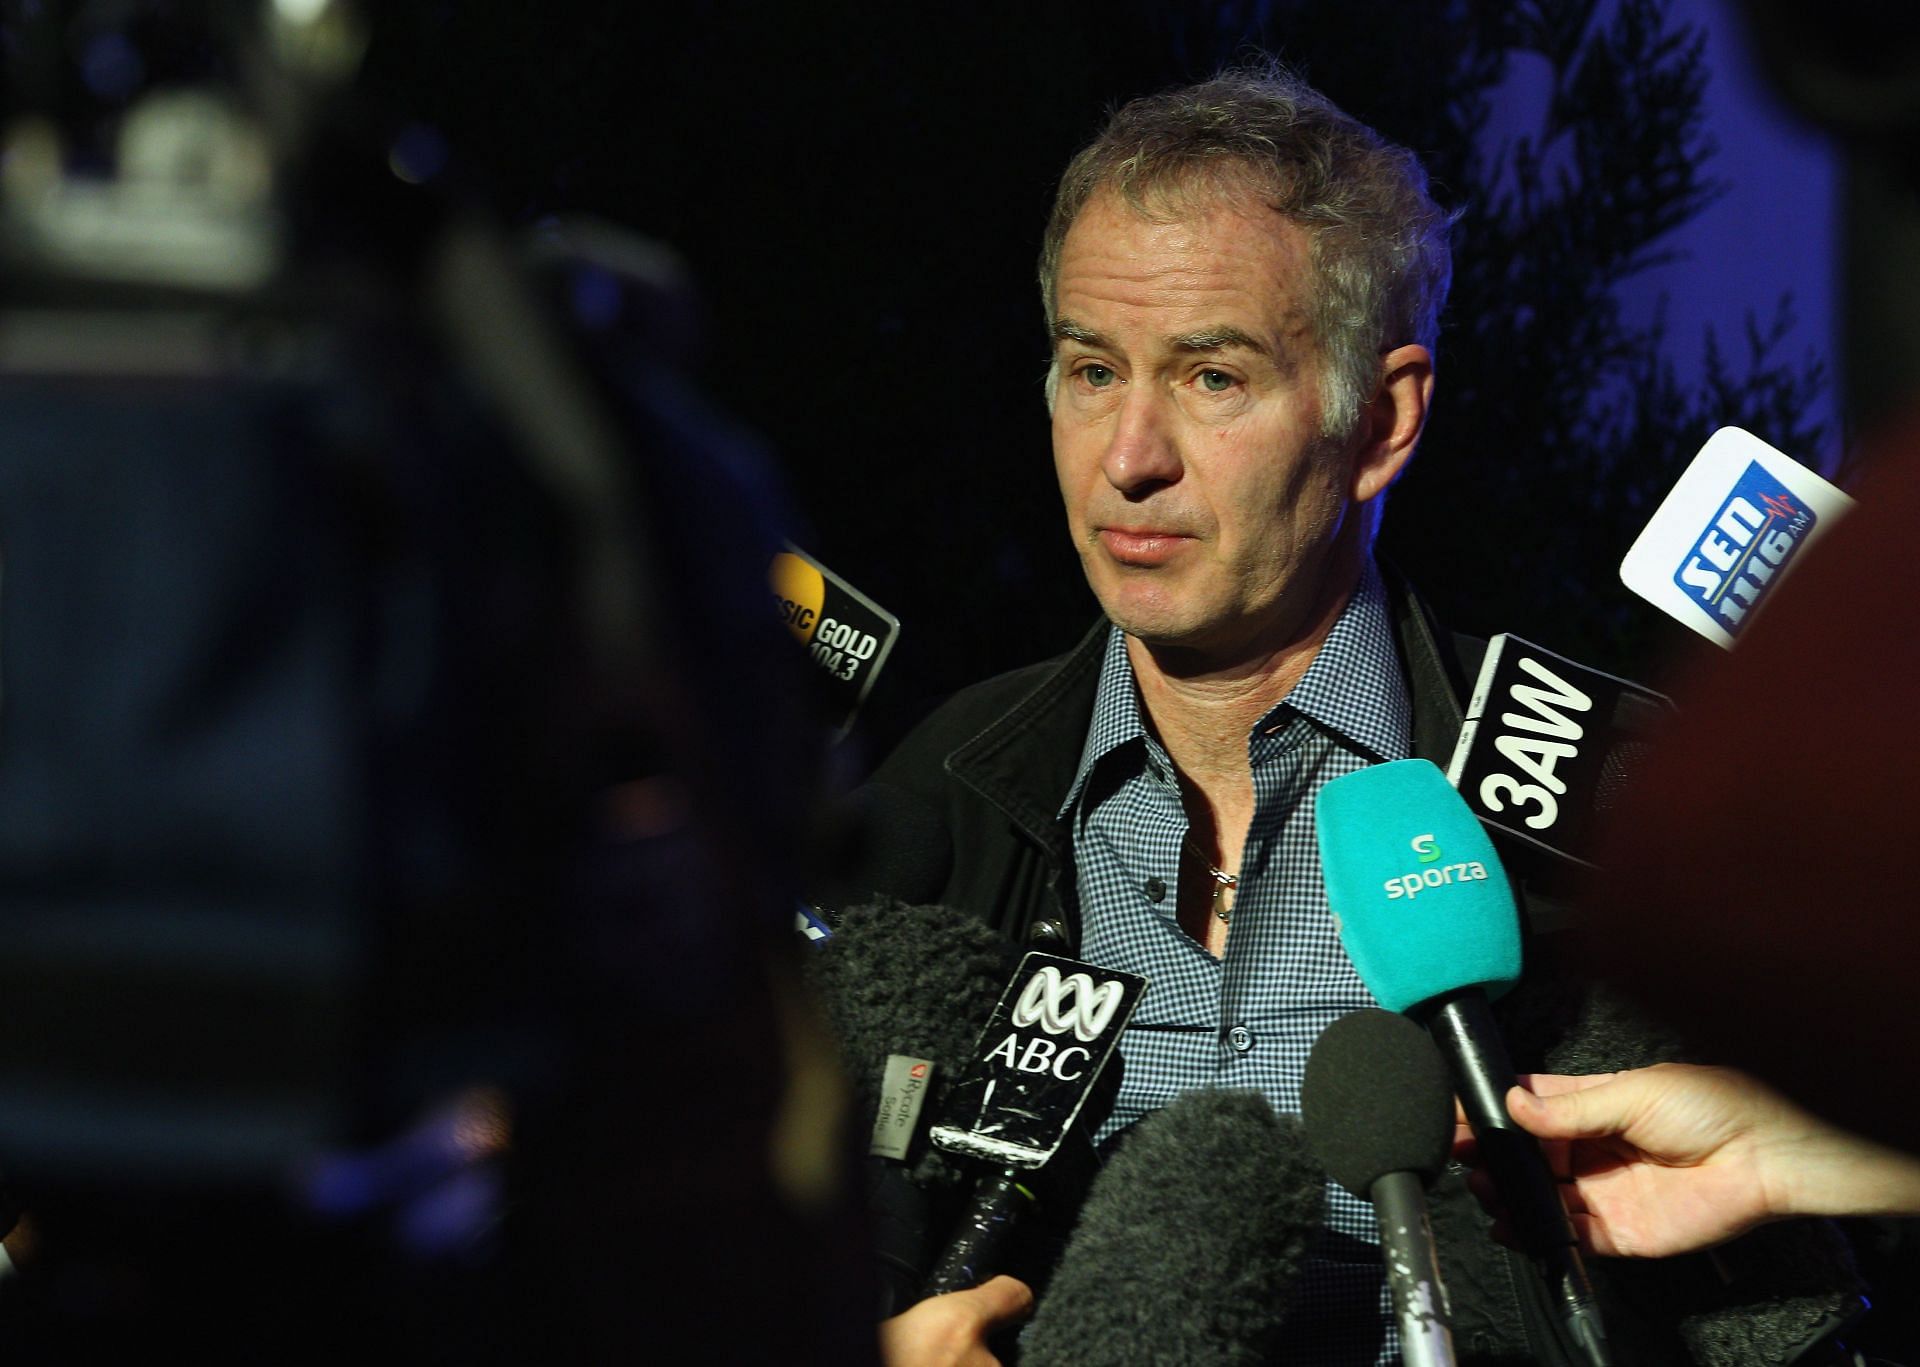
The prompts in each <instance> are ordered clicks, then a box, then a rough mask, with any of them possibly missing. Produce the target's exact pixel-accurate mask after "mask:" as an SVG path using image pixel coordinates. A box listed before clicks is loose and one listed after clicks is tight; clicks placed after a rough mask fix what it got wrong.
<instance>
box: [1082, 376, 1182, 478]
mask: <svg viewBox="0 0 1920 1367" xmlns="http://www.w3.org/2000/svg"><path fill="white" fill-rule="evenodd" d="M1170 418H1171V415H1170V414H1169V413H1168V412H1167V411H1166V405H1165V399H1164V398H1163V397H1162V396H1160V395H1157V394H1154V393H1152V392H1151V391H1148V390H1144V389H1139V390H1135V391H1134V392H1133V393H1131V394H1129V395H1127V398H1126V401H1125V402H1124V403H1123V404H1122V405H1121V406H1120V413H1119V416H1118V419H1117V421H1116V422H1115V424H1114V429H1113V436H1112V438H1111V439H1110V440H1109V441H1108V442H1107V449H1106V453H1105V455H1104V456H1102V458H1101V462H1100V468H1101V470H1102V471H1103V472H1104V473H1105V474H1106V477H1107V483H1109V484H1111V485H1112V486H1113V487H1114V488H1116V489H1118V490H1119V491H1120V492H1121V493H1123V494H1127V495H1129V496H1131V497H1138V496H1140V495H1143V494H1148V493H1151V492H1152V491H1153V490H1154V489H1157V488H1159V487H1160V486H1161V485H1163V484H1172V483H1174V482H1175V481H1176V480H1178V479H1179V478H1180V473H1181V470H1182V468H1183V466H1182V464H1181V461H1180V450H1179V446H1178V445H1177V443H1176V442H1175V441H1174V435H1173V430H1172V424H1171V422H1170Z"/></svg>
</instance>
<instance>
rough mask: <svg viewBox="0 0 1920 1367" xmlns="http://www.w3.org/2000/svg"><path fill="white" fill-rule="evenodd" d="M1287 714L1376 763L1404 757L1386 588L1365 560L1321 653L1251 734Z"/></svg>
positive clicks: (1403, 705)
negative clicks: (1337, 738) (1330, 733)
mask: <svg viewBox="0 0 1920 1367" xmlns="http://www.w3.org/2000/svg"><path fill="white" fill-rule="evenodd" d="M1289 711H1291V712H1296V713H1298V714H1300V715H1301V716H1304V717H1308V718H1310V719H1312V720H1313V721H1316V722H1318V723H1319V724H1320V725H1322V726H1325V727H1327V728H1329V729H1331V730H1333V731H1336V732H1338V733H1339V734H1340V735H1342V736H1344V737H1345V738H1346V739H1347V740H1349V741H1351V742H1353V743H1354V744H1355V745H1357V746H1359V747H1360V748H1361V749H1363V750H1366V751H1367V752H1369V753H1370V754H1371V755H1372V756H1373V758H1375V759H1379V760H1393V759H1405V758H1406V757H1407V755H1408V753H1409V752H1410V749H1411V746H1412V736H1413V704H1412V702H1411V701H1410V700H1409V698H1408V697H1407V680H1406V674H1405V672H1404V671H1403V670H1402V669H1401V668H1400V655H1399V652H1398V650H1397V649H1396V648H1395V646H1394V637H1393V615H1392V613H1391V612H1390V611H1389V610H1388V608H1387V589H1386V585H1385V584H1384V583H1383V582H1382V580H1381V578H1380V570H1379V568H1378V567H1377V566H1376V565H1375V564H1374V563H1373V561H1372V560H1371V559H1369V560H1368V561H1367V563H1366V568H1365V569H1364V570H1363V571H1362V572H1361V575H1360V583H1359V584H1358V586H1356V587H1355V589H1354V591H1353V597H1352V598H1350V599H1348V600H1347V606H1346V607H1345V608H1344V609H1343V610H1342V611H1341V613H1340V617H1339V620H1338V621H1336V622H1335V623H1334V624H1333V630H1332V631H1330V632H1328V633H1327V639H1326V643H1325V644H1324V645H1322V646H1321V647H1320V653H1319V654H1318V655H1316V656H1314V657H1313V663H1312V664H1311V665H1309V666H1307V672H1306V673H1305V674H1304V675H1302V676H1301V678H1300V682H1299V683H1297V684H1295V685H1294V686H1293V691H1292V692H1291V693H1289V694H1287V696H1286V697H1285V698H1284V699H1283V700H1282V701H1281V702H1279V703H1278V704H1276V705H1275V706H1274V708H1273V710H1272V711H1270V712H1268V713H1267V715H1266V716H1264V717H1262V718H1261V719H1260V723H1259V725H1258V726H1257V727H1256V728H1255V730H1256V731H1270V730H1272V729H1273V728H1274V727H1276V726H1278V725H1281V724H1284V722H1285V721H1286V719H1287V715H1286V714H1287V713H1288V712H1289Z"/></svg>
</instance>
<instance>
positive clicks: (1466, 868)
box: [1314, 759, 1613, 1367]
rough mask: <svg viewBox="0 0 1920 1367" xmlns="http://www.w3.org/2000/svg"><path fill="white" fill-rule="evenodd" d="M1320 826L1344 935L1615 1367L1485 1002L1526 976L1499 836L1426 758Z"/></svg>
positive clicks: (1601, 1357) (1337, 792)
mask: <svg viewBox="0 0 1920 1367" xmlns="http://www.w3.org/2000/svg"><path fill="white" fill-rule="evenodd" d="M1314 819H1315V825H1316V828H1317V831H1318V834H1319V840H1320V861H1321V865H1322V868H1323V872H1324V874H1325V877H1326V886H1327V901H1328V904H1329V905H1330V906H1331V907H1332V909H1333V914H1334V918H1335V921H1336V923H1337V925H1338V926H1339V930H1340V941H1341V943H1342V944H1343V945H1344V946H1345V947H1346V951H1347V957H1348V958H1350V959H1351V960H1352V961H1353V966H1354V968H1355V969H1356V970H1357V971H1358V972H1359V974H1360V978H1361V981H1363V982H1364V983H1366V985H1367V989H1368V990H1369V991H1370V992H1372V993H1373V995H1374V996H1375V998H1377V999H1378V1000H1379V1002H1380V1004H1381V1005H1382V1006H1384V1007H1386V1008H1387V1009H1388V1010H1390V1011H1399V1012H1403V1013H1405V1014H1406V1015H1408V1016H1410V1017H1411V1018H1413V1019H1414V1020H1416V1021H1418V1022H1419V1023H1420V1024H1422V1025H1424V1026H1426V1028H1427V1029H1428V1031H1429V1032H1430V1033H1431V1034H1432V1035H1433V1037H1434V1040H1435V1042H1436V1043H1438V1044H1439V1046H1440V1050H1441V1052H1442V1053H1443V1054H1445V1055H1446V1058H1447V1064H1448V1067H1449V1069H1450V1071H1451V1072H1452V1074H1453V1083H1454V1088H1455V1090H1456V1092H1457V1093H1458V1095H1459V1097H1460V1102H1461V1106H1462V1108H1463V1109H1464V1110H1465V1111H1466V1114H1467V1122H1468V1124H1469V1125H1471V1126H1472V1128H1473V1134H1474V1138H1475V1140H1476V1141H1477V1142H1478V1144H1479V1147H1480V1152H1481V1155H1482V1157H1483V1159H1484V1161H1485V1163H1486V1166H1487V1169H1488V1171H1489V1173H1490V1174H1491V1175H1492V1177H1493V1181H1494V1185H1495V1187H1496V1189H1497V1190H1498V1192H1499V1194H1500V1199H1501V1200H1502V1202H1503V1203H1504V1204H1505V1205H1506V1207H1507V1210H1508V1212H1509V1215H1510V1218H1511V1220H1512V1223H1513V1228H1514V1231H1515V1233H1516V1235H1517V1236H1518V1238H1519V1240H1520V1243H1521V1245H1522V1247H1524V1248H1525V1250H1526V1251H1527V1253H1528V1254H1529V1255H1531V1256H1532V1257H1533V1259H1534V1260H1535V1262H1536V1263H1537V1265H1538V1266H1539V1267H1540V1270H1541V1273H1542V1275H1543V1276H1544V1277H1545V1278H1546V1283H1547V1287H1548V1289H1549V1291H1550V1293H1551V1295H1552V1298H1553V1302H1554V1309H1555V1311H1556V1316H1555V1318H1556V1319H1557V1321H1558V1324H1559V1327H1560V1328H1561V1329H1562V1331H1563V1332H1564V1334H1565V1336H1566V1340H1567V1342H1566V1343H1565V1344H1563V1345H1562V1346H1563V1347H1565V1348H1567V1349H1568V1350H1569V1351H1570V1352H1571V1353H1572V1354H1573V1355H1574V1360H1575V1361H1584V1362H1586V1363H1588V1364H1591V1367H1613V1356H1612V1353H1611V1351H1610V1350H1609V1348H1608V1346H1607V1337H1606V1331H1605V1328H1604V1326H1603V1325H1602V1324H1601V1321H1600V1312H1599V1307H1598V1305H1597V1303H1596V1302H1595V1298H1594V1292H1593V1283H1592V1281H1591V1279H1590V1278H1589V1277H1588V1275H1587V1269H1586V1264H1585V1263H1584V1262H1583V1261H1582V1260H1581V1257H1580V1248H1579V1244H1578V1240H1577V1238H1576V1236H1575V1234H1574V1230H1573V1222H1572V1221H1571V1220H1570V1219H1569V1218H1568V1215H1567V1211H1566V1207H1565V1206H1564V1205H1563V1204H1562V1203H1561V1200H1560V1193H1559V1188H1558V1186H1557V1184H1556V1183H1555V1181H1554V1179H1553V1173H1552V1171H1551V1170H1550V1169H1549V1168H1548V1166H1547V1160H1546V1155H1545V1154H1544V1153H1543V1152H1542V1151H1541V1148H1540V1143H1539V1141H1538V1140H1536V1139H1535V1138H1534V1137H1533V1136H1532V1135H1530V1134H1528V1133H1527V1132H1526V1131H1525V1130H1523V1129H1521V1128H1520V1127H1519V1126H1518V1125H1516V1124H1515V1123H1514V1121H1513V1118H1512V1117H1511V1116H1509V1115H1508V1114H1507V1104H1506V1094H1507V1091H1508V1089H1509V1088H1511V1087H1512V1086H1513V1085H1514V1075H1513V1063H1512V1060H1511V1059H1510V1058H1509V1057H1508V1055H1507V1048H1506V1043H1505V1041H1504V1040H1503V1039H1502V1038H1501V1036H1500V1031H1499V1028H1498V1026H1497V1025H1496V1024H1495V1023H1494V1018H1493V1011H1492V1008H1491V1006H1490V1005H1489V1004H1488V1003H1489V1001H1490V1000H1491V999H1493V998H1497V997H1499V996H1500V995H1501V994H1502V993H1504V992H1506V991H1507V990H1508V989H1509V988H1511V987H1512V986H1513V985H1514V984H1515V983H1516V982H1518V981H1519V978H1520V919H1519V914H1518V912H1517V911H1516V910H1515V907H1514V900H1513V889H1512V887H1511V886H1510V885H1509V883H1508V882H1507V875H1506V870H1505V869H1503V868H1502V867H1501V865H1500V860H1499V858H1498V857H1497V856H1496V855H1495V854H1494V851H1493V842H1492V841H1491V840H1490V839H1489V838H1488V836H1487V833H1486V831H1485V830H1484V829H1483V828H1482V827H1481V825H1480V822H1479V820H1478V818H1476V817H1475V816H1474V814H1473V812H1472V811H1471V810H1470V809H1469V808H1468V806H1467V804H1466V802H1465V801H1464V800H1463V799H1462V798H1461V797H1460V795H1459V794H1458V793H1456V792H1455V791H1454V790H1453V787H1452V785H1450V784H1449V783H1448V782H1447V779H1446V775H1445V774H1443V773H1441V771H1440V770H1439V769H1438V768H1437V767H1435V766H1434V765H1432V764H1430V763H1428V762H1427V761H1426V760H1423V759H1409V760H1399V761H1396V762H1395V763H1392V764H1379V765H1375V766H1373V767H1371V768H1367V769H1362V770H1359V771H1358V772H1356V773H1352V774H1346V775H1343V776H1342V777H1340V778H1336V779H1334V780H1333V781H1332V782H1330V783H1328V784H1327V785H1326V786H1325V787H1324V788H1322V789H1321V790H1320V794H1319V798H1318V801H1317V803H1316V811H1315V818H1314Z"/></svg>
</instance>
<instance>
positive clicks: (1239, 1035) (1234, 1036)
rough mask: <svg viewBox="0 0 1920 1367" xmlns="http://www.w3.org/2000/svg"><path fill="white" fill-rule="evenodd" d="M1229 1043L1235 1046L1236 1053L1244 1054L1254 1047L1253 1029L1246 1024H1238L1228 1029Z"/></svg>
mask: <svg viewBox="0 0 1920 1367" xmlns="http://www.w3.org/2000/svg"><path fill="white" fill-rule="evenodd" d="M1227 1043H1228V1044H1231V1045H1232V1046H1233V1047H1234V1050H1235V1052H1236V1053H1241V1054H1244V1053H1246V1052H1247V1050H1249V1049H1251V1048H1253V1031H1251V1030H1249V1029H1247V1027H1246V1026H1244V1025H1236V1026H1234V1027H1233V1029H1231V1030H1229V1031H1227Z"/></svg>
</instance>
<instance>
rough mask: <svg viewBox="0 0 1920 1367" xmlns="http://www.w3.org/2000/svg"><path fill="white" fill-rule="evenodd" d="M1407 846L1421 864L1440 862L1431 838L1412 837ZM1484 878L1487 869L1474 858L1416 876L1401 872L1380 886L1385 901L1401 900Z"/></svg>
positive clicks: (1422, 871) (1434, 843) (1421, 871)
mask: <svg viewBox="0 0 1920 1367" xmlns="http://www.w3.org/2000/svg"><path fill="white" fill-rule="evenodd" d="M1407 844H1408V845H1409V846H1410V847H1412V849H1413V857H1414V858H1415V859H1418V860H1419V861H1420V862H1421V863H1422V864H1428V865H1433V864H1439V863H1440V842H1439V841H1438V840H1435V839H1434V838H1433V836H1432V835H1416V836H1415V837H1414V838H1413V839H1412V840H1410V841H1408V842H1407ZM1486 876H1487V866H1486V865H1485V864H1482V863H1481V862H1480V861H1479V860H1477V859H1470V860H1467V861H1465V862H1464V863H1459V864H1443V865H1441V866H1440V867H1439V868H1424V869H1421V870H1419V871H1418V872H1417V873H1403V874H1400V875H1399V876H1398V877H1395V878H1389V879H1388V880H1387V881H1386V882H1384V883H1382V884H1381V885H1380V887H1381V890H1382V891H1384V892H1385V893H1386V894H1387V900H1388V901H1389V902H1392V901H1397V900H1398V899H1399V898H1402V897H1418V896H1419V895H1420V894H1421V893H1422V892H1424V891H1426V890H1427V889H1428V888H1444V887H1446V886H1447V884H1449V883H1477V882H1479V881H1481V880H1482V879H1484V878H1485V877H1486Z"/></svg>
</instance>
